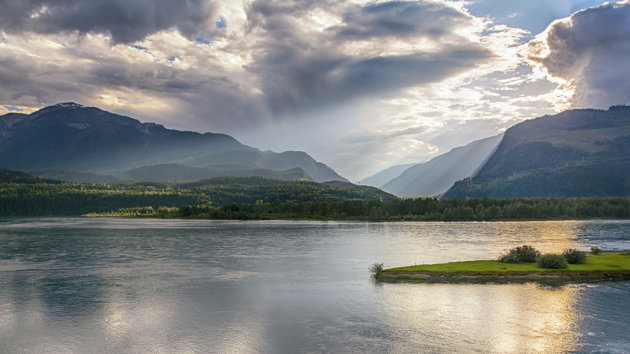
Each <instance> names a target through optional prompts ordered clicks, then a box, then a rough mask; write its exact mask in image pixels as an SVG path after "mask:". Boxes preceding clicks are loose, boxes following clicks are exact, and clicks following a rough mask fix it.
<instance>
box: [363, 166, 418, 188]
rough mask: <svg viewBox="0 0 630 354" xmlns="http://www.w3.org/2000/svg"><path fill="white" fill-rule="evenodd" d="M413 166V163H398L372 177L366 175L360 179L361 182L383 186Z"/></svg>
mask: <svg viewBox="0 0 630 354" xmlns="http://www.w3.org/2000/svg"><path fill="white" fill-rule="evenodd" d="M411 166H413V164H405V165H396V166H392V167H389V168H386V169H384V170H382V171H380V172H377V173H375V174H373V175H371V176H370V177H366V178H364V179H362V180H360V181H359V184H362V185H365V186H372V187H377V188H381V187H382V186H383V185H385V184H386V183H387V182H389V181H391V180H392V179H394V178H396V177H398V176H399V175H400V174H401V173H403V171H405V170H406V169H408V168H409V167H411Z"/></svg>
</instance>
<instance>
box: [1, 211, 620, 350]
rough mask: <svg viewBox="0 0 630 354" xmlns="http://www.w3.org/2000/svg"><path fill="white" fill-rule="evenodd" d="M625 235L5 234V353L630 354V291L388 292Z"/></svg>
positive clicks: (253, 228)
mask: <svg viewBox="0 0 630 354" xmlns="http://www.w3.org/2000/svg"><path fill="white" fill-rule="evenodd" d="M629 235H630V222H626V221H624V222H616V221H592V222H513V223H510V222H497V223H352V222H351V223H336V222H216V221H181V220H136V219H86V218H80V219H72V218H43V219H17V220H5V221H3V222H0V283H1V284H3V286H1V287H0V352H2V353H4V352H7V353H13V352H29V353H31V352H35V353H37V352H65V353H74V352H76V353H85V352H89V353H103V352H131V353H170V352H178V353H186V352H190V353H193V352H216V353H226V352H230V353H239V352H243V353H260V352H269V353H300V352H402V353H408V352H453V351H457V352H500V353H503V352H541V351H542V352H565V351H605V352H624V351H630V335H629V334H628V333H626V332H627V331H625V330H624V328H625V327H627V323H628V320H629V319H630V300H628V299H629V295H630V285H629V284H628V283H627V282H622V283H604V284H589V285H579V284H570V285H565V286H559V287H546V286H540V285H536V284H511V285H498V284H487V285H472V284H470V285H466V284H382V283H377V282H374V281H373V280H372V279H370V278H369V274H368V272H367V268H368V267H369V265H371V264H372V263H373V262H376V261H379V262H385V264H386V266H389V267H394V266H403V265H410V264H414V263H416V264H420V263H434V262H446V261H453V260H467V259H480V258H486V259H491V258H495V257H496V256H497V254H499V253H500V252H502V251H503V250H506V249H508V248H510V247H513V246H516V245H520V244H523V243H527V244H532V245H534V246H535V247H536V248H538V249H540V250H541V251H543V252H559V251H562V250H563V249H564V248H566V247H577V248H580V249H584V250H586V249H588V248H590V246H592V245H598V246H599V247H601V248H602V249H606V250H620V249H630V236H629Z"/></svg>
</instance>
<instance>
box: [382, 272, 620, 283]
mask: <svg viewBox="0 0 630 354" xmlns="http://www.w3.org/2000/svg"><path fill="white" fill-rule="evenodd" d="M375 278H376V279H377V280H379V281H382V282H387V283H399V282H413V283H499V284H506V283H530V282H537V283H576V282H580V283H581V282H600V281H623V280H630V271H617V272H615V271H613V272H610V271H595V272H566V271H565V272H512V273H490V272H486V273H484V272H481V273H474V272H461V273H434V272H382V273H381V274H379V275H377V276H375Z"/></svg>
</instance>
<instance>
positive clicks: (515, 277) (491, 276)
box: [372, 246, 630, 283]
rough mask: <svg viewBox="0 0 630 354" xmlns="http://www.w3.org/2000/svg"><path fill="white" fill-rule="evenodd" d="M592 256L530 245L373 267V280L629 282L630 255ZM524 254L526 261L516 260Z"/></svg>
mask: <svg viewBox="0 0 630 354" xmlns="http://www.w3.org/2000/svg"><path fill="white" fill-rule="evenodd" d="M593 250H594V251H593V252H592V253H588V254H587V253H586V252H581V251H578V250H575V249H568V250H565V251H564V253H563V254H540V252H538V251H536V250H535V249H534V248H533V247H531V246H521V247H517V248H514V249H512V250H510V251H509V252H507V253H505V254H503V255H501V256H500V257H499V259H498V260H478V261H465V262H451V263H442V264H421V265H413V266H408V267H400V268H391V269H382V264H375V265H374V266H373V267H372V271H373V273H374V277H375V278H376V279H377V280H379V281H385V282H433V283H525V282H541V283H570V282H593V281H611V280H630V252H629V251H624V252H605V253H600V252H599V249H598V248H596V247H594V248H593ZM523 251H527V252H529V253H530V254H529V255H526V256H529V259H522V258H521V259H519V254H518V253H519V252H521V256H522V253H524V252H523ZM379 266H380V268H379Z"/></svg>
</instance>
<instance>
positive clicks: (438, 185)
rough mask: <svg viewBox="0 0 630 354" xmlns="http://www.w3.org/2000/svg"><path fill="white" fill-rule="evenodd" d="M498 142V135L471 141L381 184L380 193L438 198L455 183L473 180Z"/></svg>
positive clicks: (499, 138)
mask: <svg viewBox="0 0 630 354" xmlns="http://www.w3.org/2000/svg"><path fill="white" fill-rule="evenodd" d="M501 138H502V135H501V134H499V135H496V136H493V137H490V138H486V139H481V140H477V141H473V142H471V143H469V144H467V145H465V146H462V147H458V148H455V149H453V150H451V151H449V152H447V153H445V154H442V155H440V156H437V157H435V158H433V159H431V160H430V161H428V162H425V163H420V164H416V165H413V166H412V167H410V168H408V169H406V170H405V171H404V172H402V173H401V174H400V175H399V176H397V177H396V178H393V179H392V180H391V181H389V182H387V183H386V184H384V185H383V186H382V189H383V190H385V191H388V192H390V193H392V194H395V195H398V196H401V197H413V196H436V195H441V194H443V193H444V192H446V191H447V190H448V189H449V188H450V187H451V186H452V185H453V183H455V182H456V181H458V180H460V179H462V178H465V177H470V176H473V175H474V174H475V172H477V170H478V169H479V168H480V166H482V165H483V164H484V163H485V162H486V160H487V159H488V157H490V155H491V154H492V153H493V152H494V150H495V148H496V147H497V145H498V144H499V142H500V141H501Z"/></svg>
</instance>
